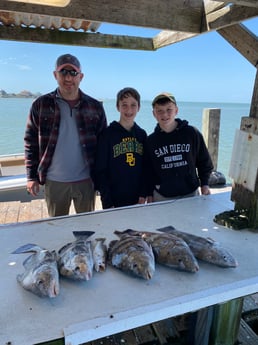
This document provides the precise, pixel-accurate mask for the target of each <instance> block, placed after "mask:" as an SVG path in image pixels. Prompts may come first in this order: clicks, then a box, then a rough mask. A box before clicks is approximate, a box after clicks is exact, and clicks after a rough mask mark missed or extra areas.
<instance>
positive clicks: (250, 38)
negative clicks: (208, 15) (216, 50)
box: [217, 24, 258, 67]
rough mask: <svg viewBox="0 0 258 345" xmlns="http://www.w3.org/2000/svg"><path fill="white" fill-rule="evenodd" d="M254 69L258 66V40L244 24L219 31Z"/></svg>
mask: <svg viewBox="0 0 258 345" xmlns="http://www.w3.org/2000/svg"><path fill="white" fill-rule="evenodd" d="M217 32H218V33H219V34H220V35H221V36H222V37H223V38H225V40H227V41H228V42H229V43H230V44H231V45H232V46H233V47H234V48H235V49H236V50H238V51H239V53H240V54H242V55H243V56H244V57H245V58H246V59H247V60H248V61H249V62H250V63H251V64H252V65H253V66H254V67H257V64H258V38H257V37H256V36H255V35H254V34H253V33H252V32H251V31H250V30H248V29H247V28H246V27H245V26H244V25H243V24H235V25H232V26H229V27H226V28H223V29H220V30H218V31H217Z"/></svg>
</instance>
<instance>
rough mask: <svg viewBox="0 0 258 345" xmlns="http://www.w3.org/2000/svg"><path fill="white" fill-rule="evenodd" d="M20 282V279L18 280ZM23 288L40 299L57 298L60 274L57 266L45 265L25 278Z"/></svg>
mask: <svg viewBox="0 0 258 345" xmlns="http://www.w3.org/2000/svg"><path fill="white" fill-rule="evenodd" d="M18 280H19V279H18ZM19 281H20V283H21V284H22V286H23V287H24V288H25V289H26V290H29V291H31V292H33V293H34V294H36V295H38V296H40V297H51V298H53V297H56V296H58V294H59V290H60V287H59V274H58V270H57V266H56V265H54V264H53V265H51V264H44V265H41V266H39V267H38V268H36V269H35V270H32V271H30V272H28V274H26V275H24V276H23V279H22V281H21V280H19Z"/></svg>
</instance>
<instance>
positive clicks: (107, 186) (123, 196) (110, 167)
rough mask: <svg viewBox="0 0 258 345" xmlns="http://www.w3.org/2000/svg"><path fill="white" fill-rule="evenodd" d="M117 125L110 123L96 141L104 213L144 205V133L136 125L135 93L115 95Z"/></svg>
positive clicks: (137, 99)
mask: <svg viewBox="0 0 258 345" xmlns="http://www.w3.org/2000/svg"><path fill="white" fill-rule="evenodd" d="M116 107H117V110H118V111H119V112H120V119H119V121H113V122H112V123H111V124H110V125H109V126H108V128H106V129H105V130H104V131H103V132H102V134H101V136H100V138H99V140H98V149H97V160H96V178H97V189H98V191H99V192H100V196H101V202H102V207H103V209H106V208H112V207H122V206H129V205H134V204H137V203H140V204H142V203H145V188H144V179H143V147H144V144H145V140H146V137H147V134H146V132H145V131H144V130H143V129H142V128H140V127H139V126H138V125H137V124H136V123H135V122H134V120H135V117H136V115H137V113H138V111H139V110H140V95H139V93H138V91H137V90H135V89H133V88H131V87H126V88H124V89H122V90H120V91H119V92H118V94H117V101H116Z"/></svg>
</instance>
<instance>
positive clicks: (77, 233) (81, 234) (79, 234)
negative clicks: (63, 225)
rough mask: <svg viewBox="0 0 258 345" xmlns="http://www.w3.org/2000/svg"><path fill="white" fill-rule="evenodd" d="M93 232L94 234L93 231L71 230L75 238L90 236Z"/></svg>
mask: <svg viewBox="0 0 258 345" xmlns="http://www.w3.org/2000/svg"><path fill="white" fill-rule="evenodd" d="M93 234H95V232H94V231H73V235H74V237H76V238H83V239H86V238H88V237H90V236H92V235H93Z"/></svg>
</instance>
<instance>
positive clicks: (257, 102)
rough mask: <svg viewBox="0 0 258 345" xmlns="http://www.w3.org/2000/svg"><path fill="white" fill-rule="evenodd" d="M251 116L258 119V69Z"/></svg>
mask: <svg viewBox="0 0 258 345" xmlns="http://www.w3.org/2000/svg"><path fill="white" fill-rule="evenodd" d="M257 67H258V66H257ZM249 116H250V117H251V118H255V119H258V69H257V71H256V77H255V81H254V90H253V96H252V101H251V109H250V114H249ZM256 128H257V127H256ZM256 130H257V129H256Z"/></svg>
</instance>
